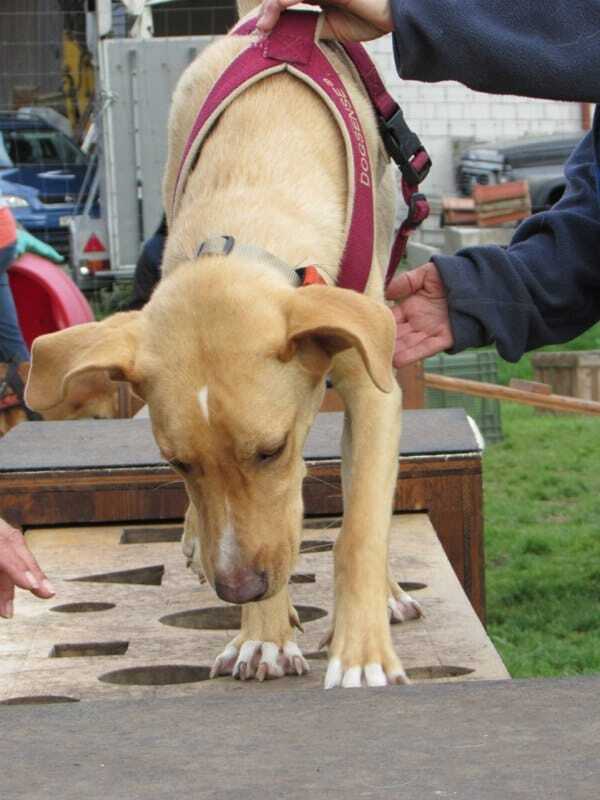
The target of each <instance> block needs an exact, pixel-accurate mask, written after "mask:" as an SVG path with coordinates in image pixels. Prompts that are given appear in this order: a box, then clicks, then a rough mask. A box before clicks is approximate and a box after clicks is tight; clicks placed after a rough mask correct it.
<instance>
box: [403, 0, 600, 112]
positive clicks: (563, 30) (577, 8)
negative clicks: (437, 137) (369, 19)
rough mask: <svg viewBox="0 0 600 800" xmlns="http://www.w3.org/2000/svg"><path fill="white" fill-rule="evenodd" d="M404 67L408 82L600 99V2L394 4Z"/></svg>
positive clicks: (409, 0)
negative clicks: (453, 84) (442, 82)
mask: <svg viewBox="0 0 600 800" xmlns="http://www.w3.org/2000/svg"><path fill="white" fill-rule="evenodd" d="M390 6H391V10H392V17H393V22H394V53H395V57H396V67H397V69H398V72H399V74H400V75H401V77H402V78H404V79H405V80H409V79H410V80H420V81H426V82H433V81H446V80H455V81H459V82H460V83H463V84H465V85H466V86H468V87H470V88H471V89H476V90H479V91H483V92H491V93H496V94H515V95H524V96H527V97H544V98H548V99H555V100H575V101H577V100H579V101H590V102H595V101H597V100H598V99H599V97H598V95H599V94H600V89H599V84H598V75H599V74H600V35H599V33H598V31H599V30H600V0H571V2H569V3H550V4H549V3H548V2H546V0H528V2H526V3H507V2H506V0H485V2H483V0H461V1H460V2H448V0H390Z"/></svg>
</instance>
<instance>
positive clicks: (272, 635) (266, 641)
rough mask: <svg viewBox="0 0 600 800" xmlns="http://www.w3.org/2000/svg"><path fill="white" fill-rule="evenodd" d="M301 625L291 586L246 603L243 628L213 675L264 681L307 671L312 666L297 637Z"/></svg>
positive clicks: (224, 652) (223, 655)
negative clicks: (289, 591)
mask: <svg viewBox="0 0 600 800" xmlns="http://www.w3.org/2000/svg"><path fill="white" fill-rule="evenodd" d="M299 626H300V623H299V620H298V615H297V614H296V610H295V608H294V607H293V605H292V604H291V601H290V597H289V593H288V590H287V587H286V588H284V589H282V591H281V592H279V593H278V594H276V595H274V596H273V597H270V598H269V599H268V600H261V601H260V602H259V603H246V604H245V605H243V606H242V625H241V630H240V632H239V634H238V635H237V636H236V637H235V639H233V641H231V642H230V643H229V644H228V645H227V647H226V648H225V650H223V652H222V653H221V654H220V655H219V656H218V657H217V659H216V661H215V663H214V665H213V668H212V670H211V673H210V676H211V678H216V677H217V676H218V675H233V677H234V678H239V679H240V680H243V681H244V680H248V679H249V678H256V679H257V680H259V681H264V680H269V679H271V678H282V677H283V676H284V675H304V674H305V673H307V672H308V670H309V667H308V664H307V662H306V660H305V659H304V657H303V655H302V653H301V651H300V648H299V647H298V645H297V644H296V641H295V633H294V627H299Z"/></svg>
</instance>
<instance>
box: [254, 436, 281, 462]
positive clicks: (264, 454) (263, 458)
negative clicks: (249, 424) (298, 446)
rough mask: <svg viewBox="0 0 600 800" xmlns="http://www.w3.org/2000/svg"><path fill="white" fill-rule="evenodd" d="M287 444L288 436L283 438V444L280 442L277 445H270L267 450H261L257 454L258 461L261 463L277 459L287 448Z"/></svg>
mask: <svg viewBox="0 0 600 800" xmlns="http://www.w3.org/2000/svg"><path fill="white" fill-rule="evenodd" d="M286 444H287V438H286V439H284V440H283V442H282V443H281V444H278V445H277V447H269V448H268V449H265V450H259V451H258V453H257V454H256V457H257V459H258V461H260V463H261V464H266V463H268V462H270V461H275V460H276V459H277V458H279V456H280V455H281V454H282V453H283V451H284V450H285V446H286Z"/></svg>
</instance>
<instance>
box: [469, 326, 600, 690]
mask: <svg viewBox="0 0 600 800" xmlns="http://www.w3.org/2000/svg"><path fill="white" fill-rule="evenodd" d="M547 349H555V350H556V349H563V350H566V349H586V350H587V349H600V326H596V327H595V328H593V329H592V330H591V331H588V333H587V334H585V336H583V337H580V338H579V339H577V340H575V341H574V342H572V343H570V345H566V346H564V345H563V346H561V347H557V348H547ZM500 374H501V380H502V381H503V382H507V381H508V380H509V378H510V377H512V376H513V375H518V376H519V377H524V378H530V377H533V373H532V370H531V366H530V364H529V359H528V358H525V359H523V361H522V362H520V363H519V364H518V365H510V364H506V363H505V362H501V365H500ZM502 427H503V431H504V441H503V442H502V443H499V444H495V445H490V446H489V447H488V448H487V450H486V453H485V456H484V497H485V511H484V513H485V529H486V563H487V574H486V580H487V608H488V630H489V633H490V635H491V637H492V639H493V641H494V643H495V645H496V647H497V649H498V650H499V652H500V654H501V656H502V658H503V659H504V661H505V663H506V666H507V668H508V670H509V672H510V673H511V675H513V677H529V676H549V675H574V674H582V673H594V672H596V673H600V419H598V418H595V417H582V416H576V415H571V414H569V415H560V416H557V415H550V414H543V413H539V412H536V411H535V410H534V409H532V408H529V407H526V406H519V405H516V404H512V403H503V405H502Z"/></svg>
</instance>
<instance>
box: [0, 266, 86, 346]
mask: <svg viewBox="0 0 600 800" xmlns="http://www.w3.org/2000/svg"><path fill="white" fill-rule="evenodd" d="M8 277H9V281H10V287H11V289H12V293H13V297H14V299H15V305H16V306H17V313H18V315H19V324H20V326H21V331H22V332H23V338H24V339H25V341H26V343H27V346H28V347H31V343H32V342H33V340H34V339H35V338H36V337H37V336H41V335H42V334H43V333H53V332H54V331H60V330H63V329H64V328H70V327H71V325H80V324H81V323H82V322H93V321H94V314H93V312H92V309H91V308H90V305H89V303H88V301H87V300H86V299H85V297H84V295H83V294H82V293H81V291H80V290H79V289H78V287H77V285H76V284H75V283H74V282H73V281H72V280H71V278H69V276H68V275H67V274H66V273H65V272H63V271H62V270H61V269H59V268H58V267H57V266H56V265H55V264H52V263H51V262H50V261H46V259H45V258H40V256H36V255H34V254H33V253H25V254H24V255H22V256H21V257H20V258H18V259H17V260H16V261H15V262H14V264H12V265H11V267H10V269H9V271H8Z"/></svg>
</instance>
